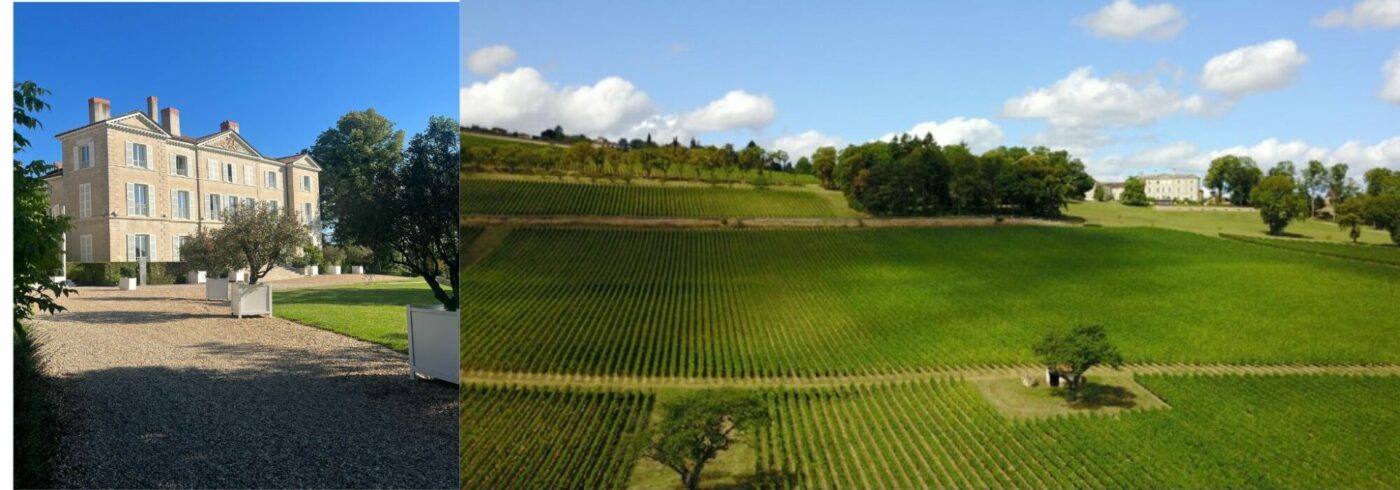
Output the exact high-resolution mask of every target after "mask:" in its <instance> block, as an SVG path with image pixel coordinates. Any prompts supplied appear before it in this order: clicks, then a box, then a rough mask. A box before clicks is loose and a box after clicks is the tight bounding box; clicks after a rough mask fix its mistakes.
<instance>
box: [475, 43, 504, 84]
mask: <svg viewBox="0 0 1400 490" xmlns="http://www.w3.org/2000/svg"><path fill="white" fill-rule="evenodd" d="M511 63H515V50H514V49H511V47H510V46H506V45H504V44H497V45H494V46H487V47H484V48H481V49H478V50H476V51H473V52H472V54H471V56H468V57H467V69H468V70H471V71H472V73H475V74H477V75H481V76H483V77H489V76H492V75H495V74H497V73H500V72H501V69H503V68H505V67H507V66H510V65H511Z"/></svg>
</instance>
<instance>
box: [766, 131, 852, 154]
mask: <svg viewBox="0 0 1400 490" xmlns="http://www.w3.org/2000/svg"><path fill="white" fill-rule="evenodd" d="M843 145H845V142H844V141H842V140H841V138H838V137H836V136H828V135H825V134H821V133H819V132H816V131H806V132H803V133H801V134H793V135H787V136H782V137H780V138H778V139H776V140H773V145H772V147H773V148H774V149H778V150H783V151H785V152H787V154H788V156H790V157H792V159H793V160H794V161H796V160H797V159H798V158H801V157H806V156H811V155H812V153H813V152H815V151H817V148H821V147H823V146H830V147H833V148H836V149H840V148H841V147H842V146H843Z"/></svg>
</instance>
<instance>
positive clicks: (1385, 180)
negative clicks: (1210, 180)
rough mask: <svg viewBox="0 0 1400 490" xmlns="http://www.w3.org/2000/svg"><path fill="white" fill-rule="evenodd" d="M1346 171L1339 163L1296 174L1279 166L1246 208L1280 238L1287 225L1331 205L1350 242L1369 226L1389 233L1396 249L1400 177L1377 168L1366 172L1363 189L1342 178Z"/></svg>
mask: <svg viewBox="0 0 1400 490" xmlns="http://www.w3.org/2000/svg"><path fill="white" fill-rule="evenodd" d="M1347 171H1348V167H1347V165H1346V164H1345V163H1338V164H1336V165H1333V166H1331V167H1330V168H1329V167H1327V166H1325V165H1323V164H1322V163H1321V162H1317V161H1312V162H1309V163H1308V168H1306V169H1305V170H1304V171H1302V172H1301V173H1295V170H1294V167H1293V164H1292V162H1279V164H1278V165H1276V166H1274V168H1272V169H1270V170H1269V173H1268V175H1267V176H1266V177H1264V178H1263V179H1262V180H1260V181H1259V182H1258V183H1257V184H1255V185H1254V186H1253V188H1252V189H1251V191H1250V195H1249V204H1250V205H1252V206H1254V207H1255V208H1258V209H1259V215H1260V217H1261V218H1262V219H1263V220H1264V223H1265V224H1267V225H1269V233H1271V234H1279V233H1282V232H1283V230H1284V228H1285V227H1287V226H1288V224H1289V223H1291V222H1293V221H1295V220H1299V219H1306V218H1309V217H1314V216H1317V215H1318V210H1319V209H1320V208H1321V207H1322V206H1325V205H1326V204H1327V203H1331V204H1332V205H1333V213H1332V214H1333V216H1335V220H1336V223H1337V225H1338V226H1340V227H1341V228H1342V229H1346V230H1349V232H1350V236H1351V239H1352V241H1356V240H1357V239H1359V238H1360V237H1361V228H1362V227H1363V226H1371V227H1374V228H1376V229H1380V230H1385V231H1387V232H1389V233H1390V237H1391V240H1392V241H1394V242H1395V243H1397V244H1400V172H1395V171H1391V170H1388V169H1385V168H1375V169H1371V170H1370V171H1368V172H1366V174H1365V180H1366V190H1365V192H1361V188H1360V186H1358V185H1357V184H1356V182H1355V181H1354V180H1352V179H1350V178H1348V177H1347V176H1346V174H1347Z"/></svg>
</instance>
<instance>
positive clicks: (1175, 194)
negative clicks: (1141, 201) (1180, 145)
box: [1142, 174, 1204, 201]
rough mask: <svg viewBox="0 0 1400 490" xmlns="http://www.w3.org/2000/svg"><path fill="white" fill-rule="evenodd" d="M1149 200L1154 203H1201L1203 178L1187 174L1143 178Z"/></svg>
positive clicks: (1146, 176)
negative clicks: (1179, 201)
mask: <svg viewBox="0 0 1400 490" xmlns="http://www.w3.org/2000/svg"><path fill="white" fill-rule="evenodd" d="M1142 180H1143V183H1144V184H1146V185H1145V187H1146V191H1147V198H1148V199H1151V200H1154V201H1177V200H1181V201H1199V200H1201V199H1202V197H1204V196H1203V194H1202V192H1201V178H1200V177H1197V176H1195V175H1185V174H1159V175H1145V176H1143V177H1142Z"/></svg>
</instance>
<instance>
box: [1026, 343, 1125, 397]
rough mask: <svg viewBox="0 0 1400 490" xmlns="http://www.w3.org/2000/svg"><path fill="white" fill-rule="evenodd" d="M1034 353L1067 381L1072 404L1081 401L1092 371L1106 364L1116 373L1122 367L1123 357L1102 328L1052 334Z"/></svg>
mask: <svg viewBox="0 0 1400 490" xmlns="http://www.w3.org/2000/svg"><path fill="white" fill-rule="evenodd" d="M1031 350H1032V351H1033V352H1034V353H1035V355H1036V357H1038V358H1040V362H1042V363H1044V364H1045V368H1046V369H1049V370H1052V371H1054V372H1057V373H1060V374H1061V375H1062V376H1064V377H1065V380H1066V384H1065V386H1066V391H1067V392H1068V395H1069V401H1071V402H1072V401H1075V400H1076V399H1078V396H1079V389H1080V388H1081V387H1082V386H1083V384H1084V373H1085V372H1087V371H1088V370H1089V368H1092V367H1094V366H1098V365H1100V364H1107V365H1109V366H1112V367H1113V368H1114V369H1117V368H1118V367H1119V366H1122V365H1123V356H1122V355H1120V354H1119V353H1118V348H1117V347H1114V346H1113V344H1110V343H1109V342H1108V335H1107V333H1106V332H1105V331H1104V328H1103V327H1102V326H1099V325H1081V326H1078V327H1074V328H1073V329H1071V330H1070V331H1068V332H1052V333H1049V334H1047V335H1046V336H1045V338H1044V339H1042V340H1041V341H1040V343H1037V344H1035V346H1033V347H1032V348H1031Z"/></svg>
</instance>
